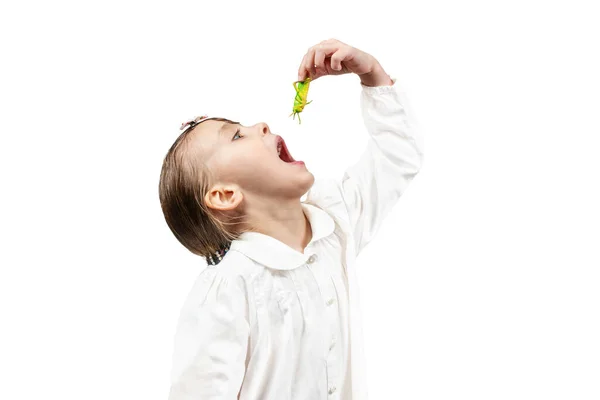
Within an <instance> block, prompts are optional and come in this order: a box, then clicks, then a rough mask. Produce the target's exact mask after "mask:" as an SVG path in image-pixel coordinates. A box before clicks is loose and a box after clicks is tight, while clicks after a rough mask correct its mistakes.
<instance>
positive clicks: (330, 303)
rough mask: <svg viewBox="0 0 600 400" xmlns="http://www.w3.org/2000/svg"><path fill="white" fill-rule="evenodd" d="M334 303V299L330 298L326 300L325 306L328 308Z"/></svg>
mask: <svg viewBox="0 0 600 400" xmlns="http://www.w3.org/2000/svg"><path fill="white" fill-rule="evenodd" d="M334 301H335V299H334V298H333V297H332V298H330V299H329V300H327V305H328V306H330V305H332V304H333V302H334Z"/></svg>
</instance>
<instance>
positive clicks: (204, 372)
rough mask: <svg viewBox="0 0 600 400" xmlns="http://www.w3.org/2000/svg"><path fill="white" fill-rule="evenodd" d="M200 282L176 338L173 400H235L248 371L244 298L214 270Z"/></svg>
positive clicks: (238, 285)
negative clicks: (246, 369)
mask: <svg viewBox="0 0 600 400" xmlns="http://www.w3.org/2000/svg"><path fill="white" fill-rule="evenodd" d="M199 279H200V280H199V281H198V287H195V288H194V290H193V291H192V298H193V299H197V300H192V301H191V304H189V305H188V307H186V309H185V310H186V311H185V312H183V313H182V315H181V317H180V320H179V325H178V329H177V333H176V335H175V347H174V349H175V351H174V354H173V369H172V371H171V388H170V391H169V400H199V399H202V400H235V399H237V398H238V393H239V391H240V388H241V385H242V381H243V378H244V374H245V368H246V365H245V363H246V355H247V346H248V335H249V324H248V321H247V318H246V310H247V307H246V296H245V293H244V291H243V289H242V288H241V286H242V284H241V283H239V282H237V281H235V280H233V279H232V280H230V279H228V278H226V277H224V276H221V274H219V273H217V271H215V270H214V268H213V267H210V266H209V267H206V270H205V271H203V272H202V274H201V275H200V277H199Z"/></svg>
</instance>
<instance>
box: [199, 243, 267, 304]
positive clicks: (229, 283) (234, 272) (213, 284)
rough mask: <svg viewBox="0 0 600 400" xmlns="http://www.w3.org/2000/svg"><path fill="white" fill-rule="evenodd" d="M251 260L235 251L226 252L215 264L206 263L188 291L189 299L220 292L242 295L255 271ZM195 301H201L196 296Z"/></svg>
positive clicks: (222, 293) (229, 294)
mask: <svg viewBox="0 0 600 400" xmlns="http://www.w3.org/2000/svg"><path fill="white" fill-rule="evenodd" d="M256 269H257V268H256V265H255V264H254V262H252V260H250V259H249V258H247V257H246V256H244V255H243V254H240V253H238V252H236V251H230V252H228V253H227V254H226V255H225V257H223V260H222V261H221V262H219V263H218V264H217V265H207V266H206V267H205V268H204V269H203V270H202V271H201V272H200V274H199V275H198V277H197V278H196V281H195V282H194V285H193V286H192V289H191V291H190V301H193V298H194V297H201V296H206V295H207V294H209V293H215V295H216V292H220V293H219V294H220V295H221V296H223V295H228V296H240V295H244V293H245V292H246V291H247V287H248V286H249V285H250V284H251V283H252V281H253V279H254V276H255V275H256V274H255V271H256ZM197 301H202V299H201V298H197V299H196V302H197Z"/></svg>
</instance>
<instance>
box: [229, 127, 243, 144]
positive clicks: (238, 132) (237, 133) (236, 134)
mask: <svg viewBox="0 0 600 400" xmlns="http://www.w3.org/2000/svg"><path fill="white" fill-rule="evenodd" d="M236 136H239V137H241V138H242V137H243V136H242V135H240V130H239V129H238V130H237V131H235V134H234V135H233V137H232V138H231V141H232V142H233V140H234V139H235V137H236Z"/></svg>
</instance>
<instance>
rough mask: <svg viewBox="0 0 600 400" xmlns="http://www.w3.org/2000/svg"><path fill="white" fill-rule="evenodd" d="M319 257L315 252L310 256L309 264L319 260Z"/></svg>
mask: <svg viewBox="0 0 600 400" xmlns="http://www.w3.org/2000/svg"><path fill="white" fill-rule="evenodd" d="M317 258H318V257H317V255H316V254H313V255H311V256H310V257H309V258H308V263H309V264H312V263H314V262H315V261H317Z"/></svg>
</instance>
